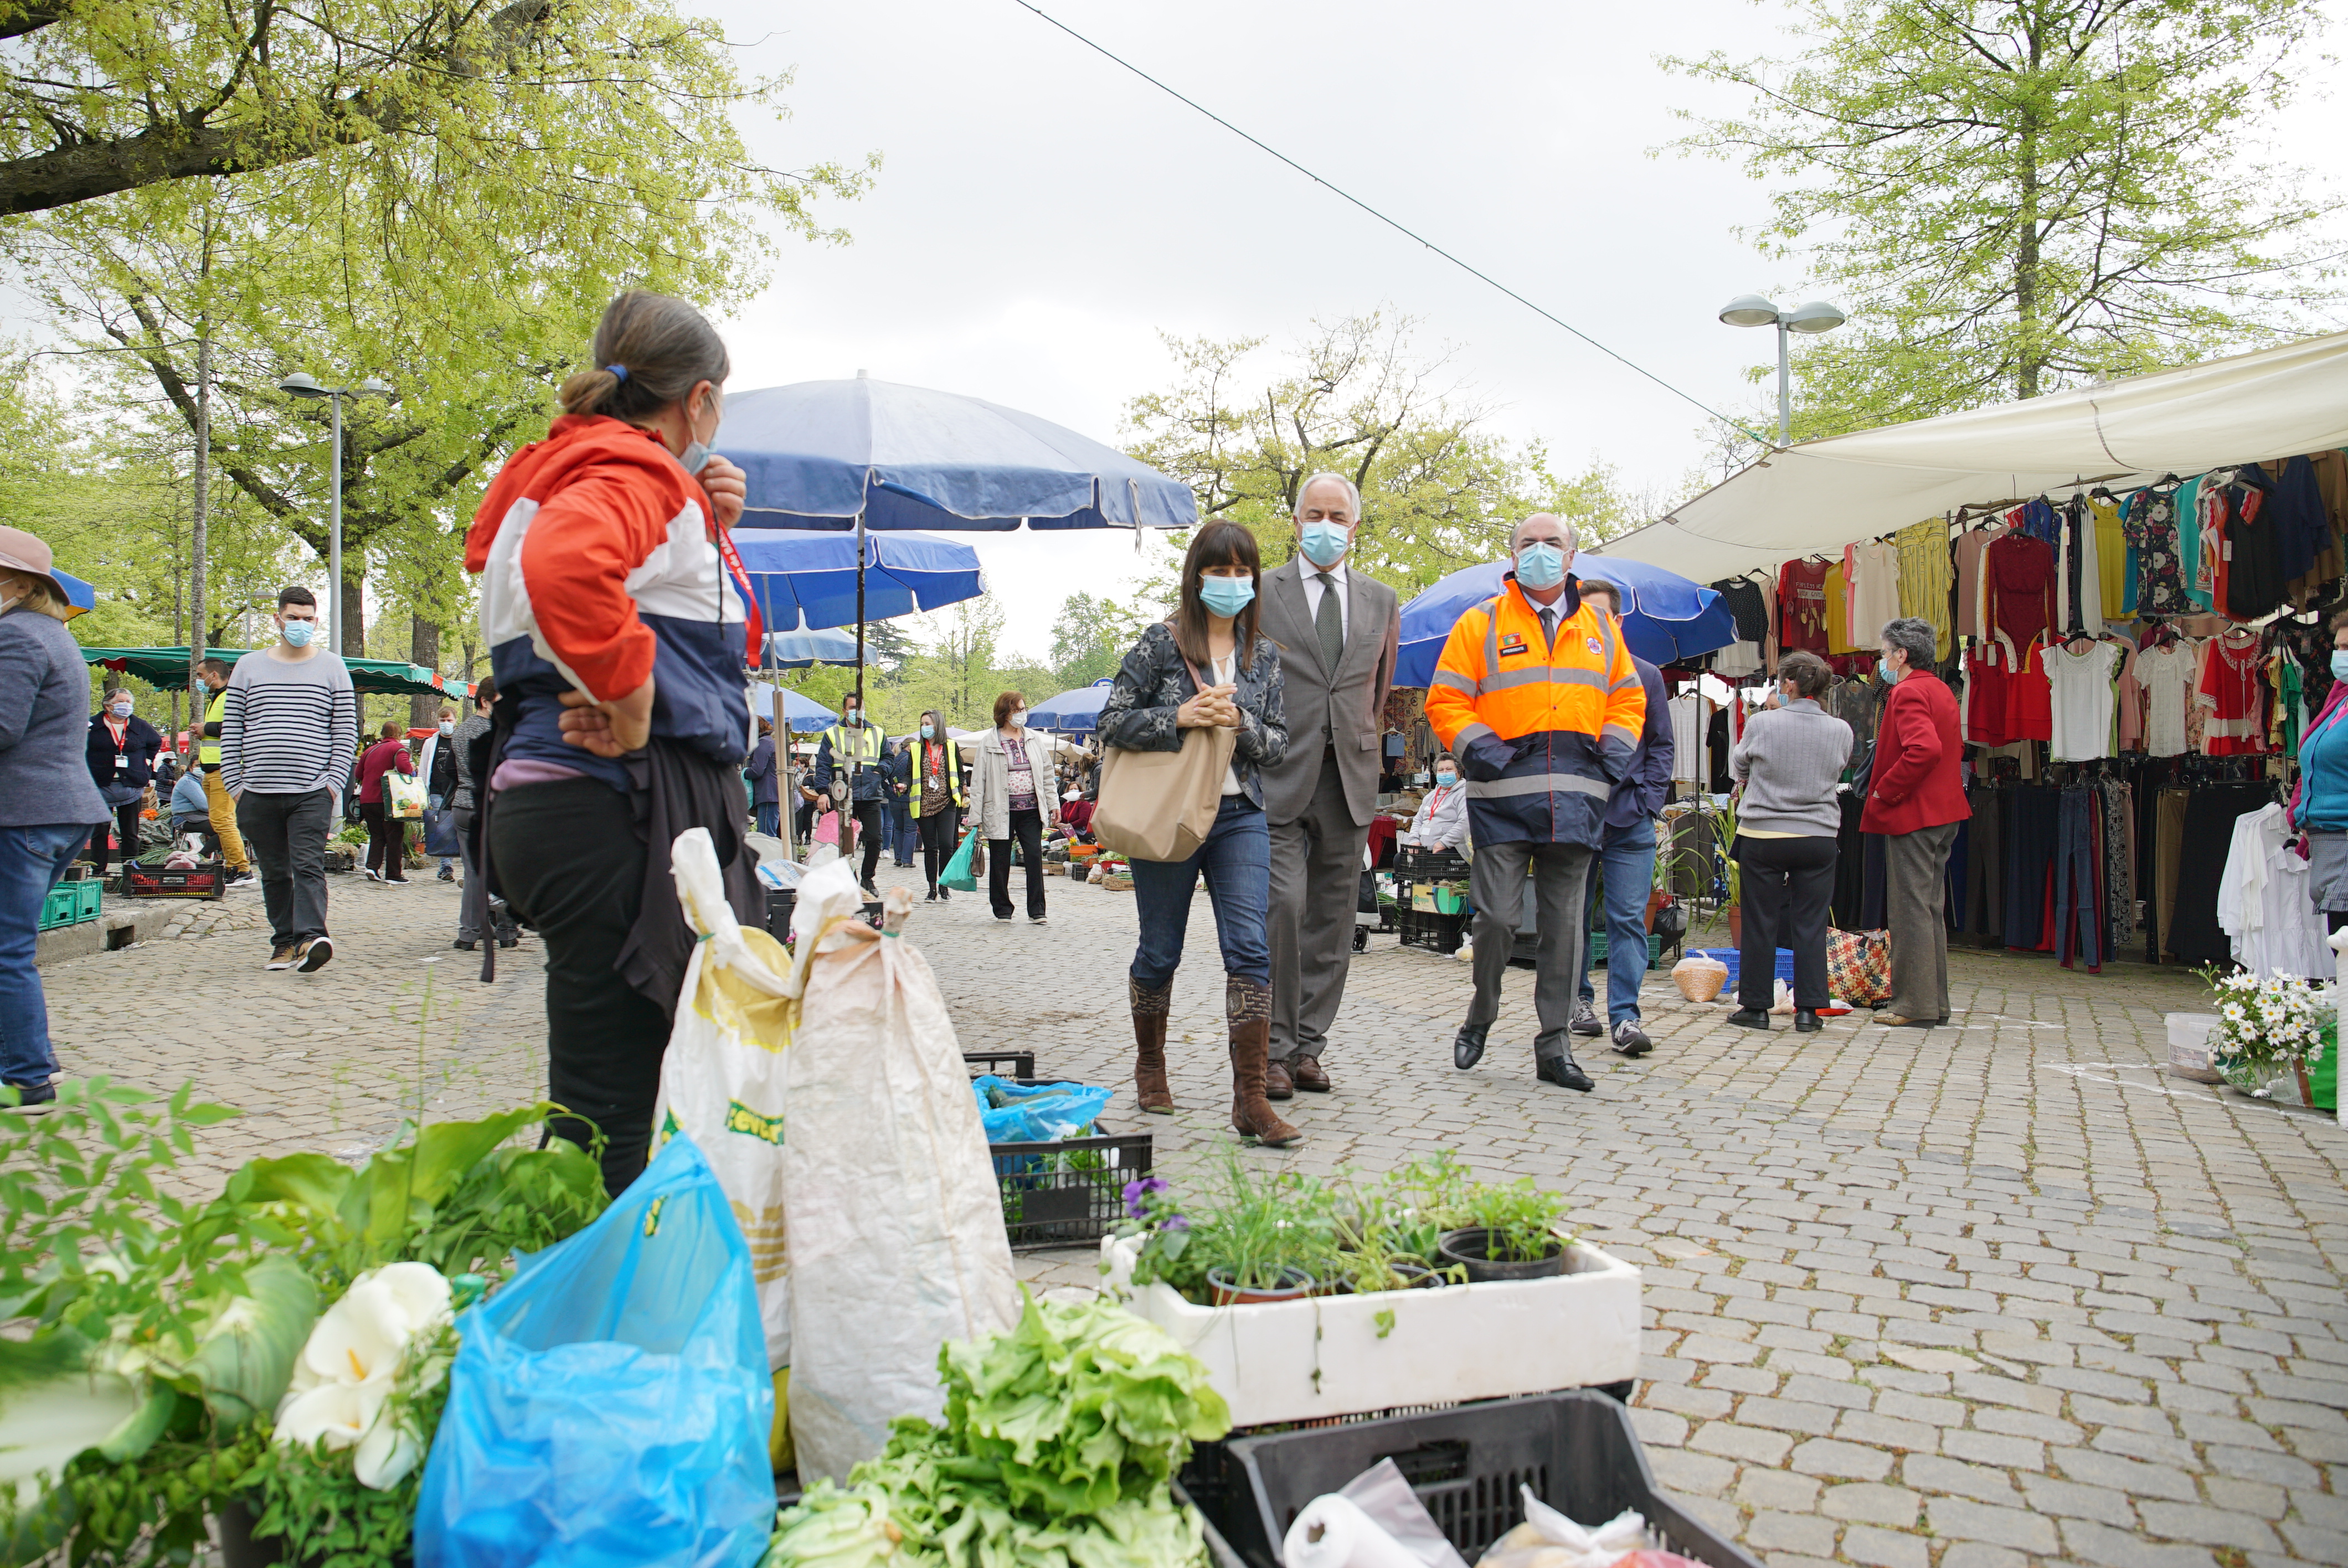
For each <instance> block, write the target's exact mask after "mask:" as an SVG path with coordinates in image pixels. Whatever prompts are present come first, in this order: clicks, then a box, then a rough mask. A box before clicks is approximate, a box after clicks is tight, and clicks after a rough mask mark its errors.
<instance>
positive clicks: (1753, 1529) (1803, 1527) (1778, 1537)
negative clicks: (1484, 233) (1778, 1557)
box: [1745, 1513, 1837, 1559]
mask: <svg viewBox="0 0 2348 1568" xmlns="http://www.w3.org/2000/svg"><path fill="white" fill-rule="evenodd" d="M1836 1533H1837V1526H1836V1524H1835V1522H1834V1521H1833V1520H1831V1519H1821V1518H1819V1517H1818V1515H1817V1514H1814V1513H1756V1514H1755V1515H1754V1516H1753V1517H1752V1519H1751V1520H1749V1521H1747V1522H1746V1526H1745V1543H1746V1545H1747V1546H1751V1547H1755V1548H1756V1549H1758V1550H1760V1551H1763V1552H1769V1551H1775V1550H1779V1549H1783V1550H1788V1551H1794V1552H1803V1553H1809V1554H1810V1555H1812V1556H1815V1557H1818V1558H1822V1559H1823V1558H1830V1557H1832V1556H1833V1555H1834V1549H1835V1536H1836Z"/></svg>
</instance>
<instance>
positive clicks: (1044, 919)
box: [1027, 915, 1052, 926]
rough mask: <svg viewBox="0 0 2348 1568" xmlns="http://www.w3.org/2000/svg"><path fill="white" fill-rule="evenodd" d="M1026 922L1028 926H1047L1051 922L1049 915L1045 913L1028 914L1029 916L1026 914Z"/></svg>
mask: <svg viewBox="0 0 2348 1568" xmlns="http://www.w3.org/2000/svg"><path fill="white" fill-rule="evenodd" d="M1027 923H1028V924H1029V925H1030V926H1048V925H1050V924H1051V923H1052V921H1051V917H1049V916H1045V915H1030V916H1028V917H1027Z"/></svg>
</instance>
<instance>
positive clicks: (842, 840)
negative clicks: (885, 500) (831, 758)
mask: <svg viewBox="0 0 2348 1568" xmlns="http://www.w3.org/2000/svg"><path fill="white" fill-rule="evenodd" d="M856 721H857V725H858V728H857V730H856V732H855V733H853V734H850V733H849V732H848V731H847V729H846V728H845V727H842V729H841V731H840V733H841V734H842V735H843V736H846V738H847V740H848V743H849V744H850V746H852V747H854V748H855V752H856V756H855V759H854V760H853V761H851V762H850V764H848V799H847V800H846V801H844V802H842V803H840V812H839V853H840V857H841V858H842V859H847V860H853V859H854V857H855V851H856V775H857V773H858V772H859V771H860V769H861V768H862V767H863V764H864V729H863V726H865V725H866V724H869V723H871V717H870V714H868V713H866V712H865V711H864V514H863V513H862V512H859V513H857V514H856Z"/></svg>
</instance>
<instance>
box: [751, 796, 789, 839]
mask: <svg viewBox="0 0 2348 1568" xmlns="http://www.w3.org/2000/svg"><path fill="white" fill-rule="evenodd" d="M750 815H752V816H755V817H757V819H758V831H759V832H760V833H763V834H765V835H767V837H768V838H780V837H782V835H783V808H782V805H781V804H780V803H779V802H777V801H771V800H762V801H760V802H759V803H758V804H756V805H754V806H752V807H751V808H750Z"/></svg>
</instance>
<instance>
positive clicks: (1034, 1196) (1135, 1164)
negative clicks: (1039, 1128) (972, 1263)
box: [986, 1132, 1151, 1252]
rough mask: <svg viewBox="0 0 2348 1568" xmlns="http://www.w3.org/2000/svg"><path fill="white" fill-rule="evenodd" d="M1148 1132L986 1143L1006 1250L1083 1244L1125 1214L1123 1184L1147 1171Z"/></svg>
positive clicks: (1112, 1227) (1106, 1231)
mask: <svg viewBox="0 0 2348 1568" xmlns="http://www.w3.org/2000/svg"><path fill="white" fill-rule="evenodd" d="M1150 1139H1151V1135H1150V1134H1149V1133H1148V1132H1108V1133H1102V1134H1100V1135H1099V1136H1097V1137H1091V1138H1063V1139H1060V1140H1058V1141H1057V1142H1055V1143H989V1144H988V1145H987V1146H986V1152H987V1153H988V1154H989V1155H990V1156H991V1157H992V1158H993V1159H994V1182H995V1185H997V1186H999V1187H1000V1188H1002V1189H1003V1228H1004V1230H1005V1231H1007V1232H1009V1233H1010V1236H1011V1250H1012V1251H1014V1252H1035V1251H1039V1250H1042V1249H1044V1248H1047V1247H1061V1246H1086V1245H1091V1244H1093V1243H1095V1242H1097V1241H1099V1240H1100V1239H1101V1238H1102V1237H1103V1236H1106V1235H1108V1234H1109V1233H1110V1232H1111V1231H1113V1230H1115V1229H1116V1228H1117V1225H1118V1224H1119V1223H1120V1222H1121V1221H1123V1220H1124V1218H1125V1184H1127V1183H1128V1182H1138V1181H1139V1180H1140V1179H1141V1178H1142V1177H1144V1176H1146V1175H1148V1174H1149V1164H1150V1146H1151V1145H1150Z"/></svg>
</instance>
